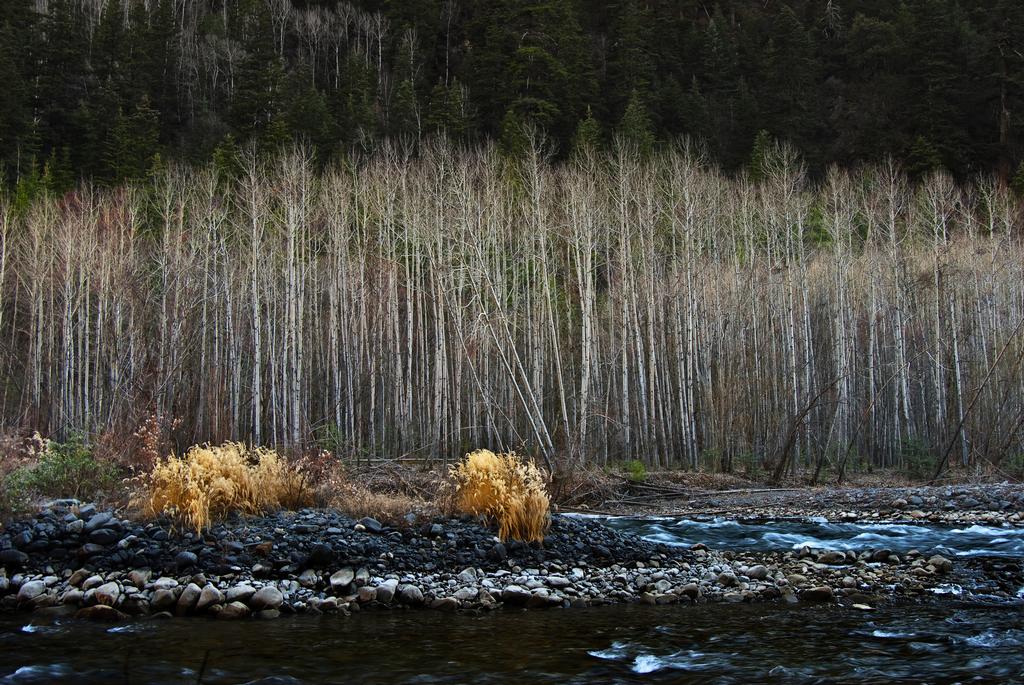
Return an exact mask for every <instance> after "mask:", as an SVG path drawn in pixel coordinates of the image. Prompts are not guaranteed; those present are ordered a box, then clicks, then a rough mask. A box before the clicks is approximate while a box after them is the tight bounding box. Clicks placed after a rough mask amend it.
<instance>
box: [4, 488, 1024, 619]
mask: <svg viewBox="0 0 1024 685" xmlns="http://www.w3.org/2000/svg"><path fill="white" fill-rule="evenodd" d="M0 565H2V567H3V571H2V572H0V605H2V607H4V608H5V609H9V610H35V611H36V612H39V613H40V615H41V616H46V615H49V616H77V617H81V618H94V619H123V618H127V617H129V616H152V617H170V616H193V615H196V616H208V617H216V618H219V619H239V618H245V617H249V616H254V617H257V618H272V617H276V616H279V615H281V614H282V613H307V614H318V613H325V612H340V613H345V612H353V611H361V610H372V609H377V608H411V607H426V608H432V609H439V610H445V611H487V610H492V609H495V608H499V607H526V608H531V609H533V608H546V607H566V608H567V607H581V606H591V605H601V604H611V603H619V602H639V603H645V604H671V603H678V602H683V603H703V602H716V601H722V602H752V601H763V600H781V601H786V602H801V601H813V602H822V601H826V602H834V601H838V602H842V603H844V604H849V605H851V606H855V607H857V608H862V609H863V608H867V607H870V606H872V605H875V604H877V603H879V602H882V601H888V600H891V599H894V598H901V597H912V596H915V595H919V594H922V593H928V592H932V591H937V590H939V591H941V588H943V587H946V586H951V585H953V584H956V583H964V582H971V583H973V584H975V585H976V584H978V582H979V578H982V577H984V578H986V579H987V582H988V584H989V588H988V589H989V590H990V591H991V592H993V593H995V594H1004V595H1006V596H1012V595H1013V593H1014V592H1015V591H1016V587H1015V586H1014V583H1016V582H1018V581H1019V575H1020V574H1019V570H1018V569H1016V567H1014V568H1011V569H1009V570H1007V569H1006V568H1004V567H1002V566H999V565H998V564H997V566H996V567H994V568H982V567H981V566H979V565H978V564H971V565H967V564H959V563H954V562H953V561H952V560H950V559H946V558H944V557H942V556H938V555H922V554H919V553H916V552H910V553H908V554H905V555H903V556H902V557H901V556H899V555H897V554H895V553H893V552H891V551H889V550H885V549H875V550H867V549H866V550H862V551H857V552H853V551H849V552H845V553H844V552H837V551H825V550H813V549H802V550H799V551H792V552H784V553H778V552H776V553H755V552H749V553H748V552H744V553H735V552H732V551H728V550H711V549H707V548H706V547H705V546H704V545H700V544H698V545H694V546H693V547H690V548H685V549H683V548H678V547H668V546H665V545H658V544H652V543H649V542H646V541H644V540H641V539H639V538H637V537H634V536H632V535H629V534H624V533H620V532H616V531H613V530H611V529H609V528H608V527H606V526H604V525H601V524H600V523H598V522H596V521H591V520H587V519H581V518H574V517H565V516H555V517H554V520H553V523H552V527H551V530H550V532H549V534H548V536H547V538H546V539H545V542H544V545H543V546H538V545H523V544H519V543H510V544H503V543H501V542H499V541H498V540H497V539H496V538H495V537H494V536H493V534H492V533H491V532H490V531H488V530H486V529H484V528H482V527H481V526H480V525H479V524H478V523H476V522H475V521H470V520H458V519H446V520H431V521H419V520H416V519H415V518H414V517H412V516H411V515H410V517H409V518H408V520H407V521H406V525H404V526H403V527H401V528H389V527H386V526H383V525H381V524H380V523H379V522H377V521H375V520H373V519H362V520H360V521H353V520H352V519H349V518H347V517H345V516H344V515H341V514H339V513H337V512H333V511H322V510H303V511H300V512H296V513H278V514H274V515H269V516H263V517H253V518H235V519H232V520H229V521H227V522H225V523H223V524H219V525H216V526H214V527H213V528H212V529H210V530H209V531H207V532H206V533H205V534H204V535H203V536H198V535H195V534H192V533H181V534H179V533H177V532H175V531H174V529H173V528H172V526H171V525H170V521H167V520H158V521H152V522H137V521H132V520H129V519H123V518H119V517H118V516H117V515H116V514H115V513H113V512H104V511H97V510H96V508H95V507H94V506H92V505H83V506H80V505H79V504H78V503H76V502H72V501H62V502H54V503H51V504H50V505H49V506H47V507H46V508H44V509H42V510H41V511H40V512H39V513H38V515H37V516H36V517H35V518H34V519H32V520H23V521H20V522H15V523H13V524H11V525H9V526H8V527H7V528H6V529H5V530H4V531H3V533H2V534H0ZM1012 565H1013V564H1011V566H1012ZM1000 574H1002V575H1000Z"/></svg>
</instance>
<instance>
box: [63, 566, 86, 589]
mask: <svg viewBox="0 0 1024 685" xmlns="http://www.w3.org/2000/svg"><path fill="white" fill-rule="evenodd" d="M90 575H91V573H90V572H89V571H86V570H85V569H84V568H80V569H78V570H77V571H75V572H74V573H72V574H71V577H70V578H68V585H74V586H75V587H79V586H80V585H81V584H82V583H84V582H85V579H86V578H88V577H89V576H90Z"/></svg>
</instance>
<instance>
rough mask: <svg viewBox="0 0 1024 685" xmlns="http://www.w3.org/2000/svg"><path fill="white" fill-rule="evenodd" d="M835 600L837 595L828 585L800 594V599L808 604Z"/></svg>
mask: <svg viewBox="0 0 1024 685" xmlns="http://www.w3.org/2000/svg"><path fill="white" fill-rule="evenodd" d="M834 598H835V593H833V592H832V588H830V587H828V586H827V585H819V586H817V587H812V588H808V589H806V590H804V591H803V592H801V593H800V599H803V600H807V601H808V602H831V601H832V600H833V599H834Z"/></svg>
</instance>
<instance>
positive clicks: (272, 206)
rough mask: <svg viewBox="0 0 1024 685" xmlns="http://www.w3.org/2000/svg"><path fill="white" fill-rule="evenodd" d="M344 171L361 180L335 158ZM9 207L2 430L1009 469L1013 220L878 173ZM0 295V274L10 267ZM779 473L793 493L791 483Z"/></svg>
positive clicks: (312, 185) (1016, 310)
mask: <svg viewBox="0 0 1024 685" xmlns="http://www.w3.org/2000/svg"><path fill="white" fill-rule="evenodd" d="M349 161H350V162H351V160H349ZM234 163H235V166H236V167H237V168H238V169H239V170H238V172H237V173H236V175H234V176H229V175H227V174H225V173H223V172H221V171H219V169H218V166H217V165H213V164H210V165H206V166H205V167H202V168H196V167H190V168H175V169H168V170H164V171H161V172H159V174H157V175H156V177H155V178H154V179H153V180H152V181H151V182H149V183H145V184H129V185H127V186H120V187H117V188H111V189H104V188H96V187H93V188H87V189H83V190H80V191H78V192H75V193H68V194H66V195H65V196H64V197H57V196H54V195H52V194H49V193H46V194H44V196H43V197H42V198H41V199H39V200H37V201H36V202H34V203H33V204H32V205H31V206H30V208H29V209H28V210H27V211H19V210H18V209H17V208H16V207H15V206H14V204H13V203H12V202H10V201H8V202H6V203H4V202H3V201H2V198H0V331H2V340H0V345H3V349H4V354H3V355H0V359H3V360H4V361H3V367H2V368H0V372H2V378H3V379H4V385H3V387H2V388H0V412H2V416H3V417H5V421H6V422H7V423H8V425H22V426H29V427H32V428H37V429H39V430H42V431H44V433H45V434H48V435H55V436H58V437H59V436H64V435H67V434H68V433H69V431H72V430H84V431H87V432H88V433H89V434H93V435H99V436H107V437H108V438H109V437H114V438H115V439H124V438H126V437H128V436H130V435H131V434H132V432H133V431H134V430H135V428H136V427H137V426H141V425H144V424H145V423H146V421H147V420H148V418H150V417H157V419H158V420H162V421H166V422H167V423H168V424H171V423H172V422H173V426H174V430H175V438H176V439H177V440H178V443H179V445H189V444H193V443H196V442H203V441H208V440H209V441H220V440H224V439H244V440H248V441H253V442H255V443H256V444H269V445H275V446H279V447H287V448H294V449H309V448H312V447H315V446H319V447H321V448H325V449H329V450H330V451H331V452H332V453H334V454H339V455H344V456H346V457H358V456H390V457H394V456H400V455H409V456H414V457H426V458H441V457H445V458H453V457H458V456H459V455H462V454H465V453H466V452H467V451H469V450H471V449H473V448H474V447H475V446H479V445H488V446H495V447H499V448H505V449H507V448H516V449H523V448H525V449H526V450H528V451H529V452H530V453H532V454H535V455H537V456H539V457H540V456H543V457H545V458H547V459H548V460H549V463H556V464H574V463H579V462H581V461H587V462H591V463H595V462H596V463H599V464H606V463H609V462H613V461H617V460H627V459H628V460H641V461H643V462H645V463H647V464H651V465H658V466H674V467H705V468H709V469H717V468H723V469H725V470H732V469H734V468H743V469H746V470H747V471H761V472H762V473H763V469H765V468H766V467H770V468H772V469H774V470H776V471H777V472H779V473H781V472H782V471H785V470H786V469H789V468H791V467H794V466H797V465H801V466H806V467H812V468H818V467H819V466H821V467H827V468H829V469H832V468H836V469H840V470H841V469H843V468H844V466H847V465H849V466H858V467H862V466H867V465H874V466H901V467H904V468H907V469H910V470H914V471H915V472H917V473H919V475H931V470H932V469H935V468H937V466H938V464H941V463H942V462H943V461H945V460H948V461H950V462H954V463H957V464H970V465H989V464H991V465H995V466H996V467H997V468H998V467H1000V465H1007V467H1009V465H1010V464H1011V463H1013V464H1016V468H1019V460H1020V455H1021V454H1024V442H1022V441H1024V434H1022V428H1024V386H1022V383H1024V376H1022V374H1021V373H1020V369H1021V363H1022V360H1024V340H1022V336H1021V335H1020V333H1021V326H1022V323H1021V322H1022V321H1024V259H1021V232H1020V226H1021V210H1022V205H1021V203H1020V202H1019V200H1018V199H1017V198H1015V197H1014V196H1013V195H1012V194H1011V193H1010V192H1009V191H1008V189H1007V188H1006V187H1005V185H1003V184H1001V183H999V182H998V180H997V179H995V178H994V177H991V176H990V177H986V178H983V179H979V180H977V181H976V182H974V183H971V184H961V185H957V184H955V183H954V181H953V180H952V178H951V177H950V176H949V175H948V174H945V173H937V174H931V175H929V176H927V177H926V178H925V179H923V180H922V181H921V182H920V183H917V184H910V183H909V182H908V180H907V178H906V176H905V175H904V174H903V173H902V172H901V170H900V169H899V168H898V166H897V165H896V164H895V163H891V162H890V163H887V164H883V165H880V166H876V167H870V168H864V169H861V170H858V171H855V172H849V171H845V170H842V169H839V168H835V167H834V168H832V169H831V170H830V171H829V172H828V173H827V174H826V176H825V178H824V179H822V180H821V181H820V182H810V181H809V179H808V176H807V173H806V169H805V167H804V166H803V165H802V164H801V163H800V161H799V159H798V158H797V157H796V155H795V154H794V153H793V152H792V151H791V150H789V149H787V148H785V147H782V146H778V145H771V146H769V148H768V149H767V150H765V154H764V155H763V157H762V159H761V160H760V162H759V163H758V165H757V169H756V171H757V173H756V174H745V175H742V176H739V177H736V176H730V175H723V174H722V173H721V172H720V171H719V170H718V168H717V167H716V166H715V165H713V164H709V163H708V161H707V160H706V159H705V158H703V157H702V156H701V154H700V153H699V152H698V151H697V150H695V149H690V150H688V151H687V150H676V151H672V152H669V151H662V152H658V153H655V154H653V155H651V156H649V157H644V156H642V155H640V154H638V152H637V143H635V142H632V143H620V146H619V147H618V148H617V149H616V150H614V151H612V152H609V153H599V152H595V151H593V150H591V151H589V152H585V153H581V154H576V155H574V156H573V157H571V158H570V159H569V160H567V161H565V162H561V163H557V164H553V163H550V162H548V161H547V160H546V159H545V157H544V155H543V154H542V148H540V147H539V146H538V145H536V144H535V143H534V144H529V145H528V148H527V150H526V153H525V154H524V155H522V156H520V157H519V158H515V159H510V158H509V157H507V156H506V155H503V154H502V153H500V151H498V150H496V149H495V148H494V146H491V147H487V148H480V149H476V150H471V151H465V150H459V149H457V148H454V147H452V146H450V145H440V144H438V143H431V144H428V145H425V146H424V147H423V149H422V150H421V151H420V154H419V155H417V156H415V157H413V158H409V157H408V156H407V155H406V151H404V150H402V149H400V148H398V147H384V148H382V149H381V150H379V151H377V152H376V153H375V154H373V155H371V156H368V157H365V158H364V159H363V160H361V162H360V163H359V164H354V163H347V164H331V165H329V166H328V167H326V168H324V169H318V165H317V164H316V161H315V160H314V159H313V158H312V156H311V155H310V154H309V153H308V152H303V151H301V150H300V151H295V152H292V153H289V154H287V155H284V156H280V157H277V158H270V157H265V156H263V155H250V156H243V157H242V158H236V159H235V160H234ZM5 271H6V274H7V276H6V278H5V277H4V273H5ZM780 469H781V471H779V470H780Z"/></svg>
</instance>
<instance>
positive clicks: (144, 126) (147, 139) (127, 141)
mask: <svg viewBox="0 0 1024 685" xmlns="http://www.w3.org/2000/svg"><path fill="white" fill-rule="evenodd" d="M159 145H160V117H159V114H158V113H157V111H156V110H154V109H153V108H152V107H150V105H149V99H148V98H147V97H143V98H142V100H141V101H140V102H139V104H138V105H137V106H136V107H135V110H134V111H133V112H132V113H131V114H129V115H125V114H124V112H119V113H118V116H117V119H116V121H115V122H114V126H113V129H112V131H111V134H110V142H109V146H108V151H107V178H109V179H110V180H111V181H113V182H115V183H116V182H119V181H122V180H134V179H140V178H143V177H145V176H146V175H147V174H149V172H150V170H151V169H152V168H153V164H154V161H155V160H156V158H157V156H158V155H159V152H160V149H159Z"/></svg>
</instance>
